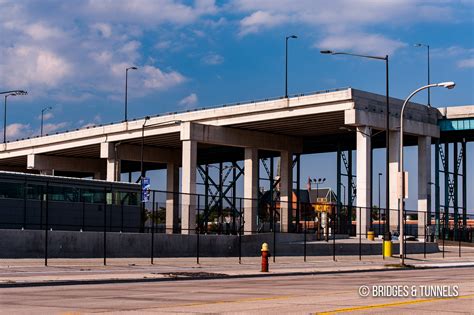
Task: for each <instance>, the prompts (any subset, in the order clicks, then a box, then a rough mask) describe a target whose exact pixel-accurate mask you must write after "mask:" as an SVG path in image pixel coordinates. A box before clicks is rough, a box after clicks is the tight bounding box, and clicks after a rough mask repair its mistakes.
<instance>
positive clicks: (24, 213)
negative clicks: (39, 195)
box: [22, 177, 28, 230]
mask: <svg viewBox="0 0 474 315" xmlns="http://www.w3.org/2000/svg"><path fill="white" fill-rule="evenodd" d="M27 198H28V180H27V179H26V177H25V186H24V187H23V227H22V229H24V230H26V207H27V206H26V203H27Z"/></svg>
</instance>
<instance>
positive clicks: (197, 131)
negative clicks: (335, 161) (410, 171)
mask: <svg viewBox="0 0 474 315" xmlns="http://www.w3.org/2000/svg"><path fill="white" fill-rule="evenodd" d="M181 127H182V129H181V141H189V140H191V141H196V142H200V143H208V144H216V145H222V146H234V147H244V148H250V147H252V148H259V149H261V150H270V151H291V152H295V153H300V152H302V151H303V141H302V139H299V138H294V137H288V136H284V135H277V134H270V133H265V132H259V131H249V130H243V129H237V128H229V127H220V126H211V125H203V124H197V123H192V122H185V123H183V124H182V125H181Z"/></svg>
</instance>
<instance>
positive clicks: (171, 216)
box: [166, 163, 179, 234]
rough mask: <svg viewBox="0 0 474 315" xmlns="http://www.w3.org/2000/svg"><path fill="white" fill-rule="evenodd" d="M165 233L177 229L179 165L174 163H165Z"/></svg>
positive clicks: (170, 232)
mask: <svg viewBox="0 0 474 315" xmlns="http://www.w3.org/2000/svg"><path fill="white" fill-rule="evenodd" d="M166 191H167V193H166V233H168V234H172V233H174V232H175V231H176V230H177V229H178V223H179V222H178V221H179V207H178V205H179V167H178V165H177V164H175V163H168V164H167V165H166Z"/></svg>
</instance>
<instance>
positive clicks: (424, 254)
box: [423, 218, 431, 258]
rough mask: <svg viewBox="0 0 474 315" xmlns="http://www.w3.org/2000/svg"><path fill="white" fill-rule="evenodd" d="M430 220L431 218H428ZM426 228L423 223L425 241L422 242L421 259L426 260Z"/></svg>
mask: <svg viewBox="0 0 474 315" xmlns="http://www.w3.org/2000/svg"><path fill="white" fill-rule="evenodd" d="M430 220H431V218H430ZM427 228H428V226H427V225H426V223H425V227H424V231H425V240H424V242H423V258H426V241H427V238H426V230H427Z"/></svg>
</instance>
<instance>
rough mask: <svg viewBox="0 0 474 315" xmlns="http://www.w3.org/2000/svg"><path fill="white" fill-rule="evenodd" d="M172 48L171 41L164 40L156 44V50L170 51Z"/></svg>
mask: <svg viewBox="0 0 474 315" xmlns="http://www.w3.org/2000/svg"><path fill="white" fill-rule="evenodd" d="M170 47H171V41H169V40H164V41H161V42H158V43H156V44H155V48H156V49H168V48H170Z"/></svg>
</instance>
